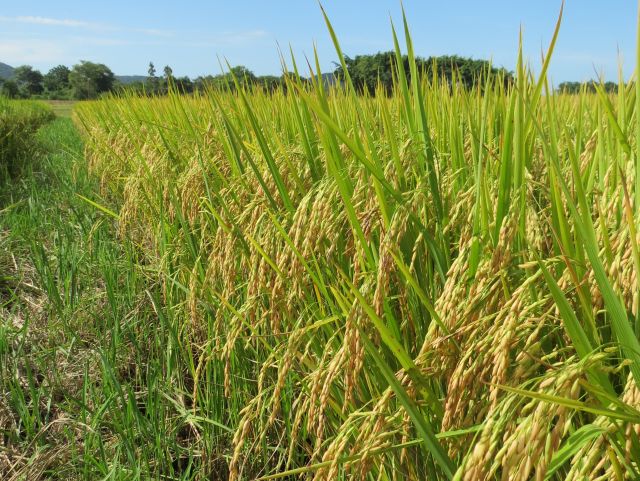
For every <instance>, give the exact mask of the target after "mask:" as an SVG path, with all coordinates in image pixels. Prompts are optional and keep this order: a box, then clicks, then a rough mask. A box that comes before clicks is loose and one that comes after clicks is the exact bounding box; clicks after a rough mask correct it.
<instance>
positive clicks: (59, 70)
mask: <svg viewBox="0 0 640 481" xmlns="http://www.w3.org/2000/svg"><path fill="white" fill-rule="evenodd" d="M70 73H71V70H69V67H66V66H64V65H58V66H57V67H53V68H52V69H51V70H49V71H48V72H47V74H46V75H45V76H44V87H45V88H46V89H47V90H48V91H49V92H60V91H62V90H66V89H68V88H69V74H70Z"/></svg>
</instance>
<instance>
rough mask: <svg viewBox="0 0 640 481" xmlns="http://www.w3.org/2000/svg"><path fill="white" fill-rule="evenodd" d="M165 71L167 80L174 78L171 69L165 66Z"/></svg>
mask: <svg viewBox="0 0 640 481" xmlns="http://www.w3.org/2000/svg"><path fill="white" fill-rule="evenodd" d="M163 71H164V78H165V79H167V80H169V79H170V78H173V69H172V68H171V67H169V66H168V65H165V66H164V69H163Z"/></svg>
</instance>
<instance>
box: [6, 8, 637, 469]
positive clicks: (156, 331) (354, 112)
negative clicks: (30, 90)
mask: <svg viewBox="0 0 640 481" xmlns="http://www.w3.org/2000/svg"><path fill="white" fill-rule="evenodd" d="M403 20H404V21H403V24H402V31H403V33H404V41H403V42H401V40H400V38H398V36H397V35H396V30H393V31H392V36H393V40H394V44H395V46H396V50H397V56H398V58H401V56H402V52H401V48H400V45H401V44H402V43H404V45H406V50H407V53H408V58H409V65H410V75H409V76H407V75H406V74H405V72H404V70H398V71H397V72H396V82H395V88H394V91H393V93H392V95H386V92H384V91H383V89H382V88H380V89H379V90H378V91H377V92H376V95H373V93H367V94H364V95H357V94H356V91H355V89H354V88H353V87H352V85H351V84H350V81H349V79H348V78H347V79H346V81H345V86H344V88H341V89H332V90H326V89H325V87H324V85H323V83H322V82H317V83H315V84H312V85H309V84H307V83H305V82H302V81H301V80H300V77H299V74H298V70H297V65H296V63H295V59H291V60H290V61H289V63H290V64H291V67H290V72H289V74H288V75H287V86H286V90H285V89H282V90H277V91H275V92H274V93H265V92H262V91H261V90H255V91H253V90H251V89H250V88H248V87H243V86H241V85H240V83H239V82H237V85H236V86H235V87H236V88H235V89H234V90H233V91H229V92H226V91H223V92H221V91H216V90H210V91H207V92H205V93H202V94H196V95H195V96H181V95H179V94H177V93H175V92H172V93H171V94H170V95H169V96H168V97H164V98H153V99H149V98H137V97H134V96H130V97H127V96H124V97H119V98H118V97H113V98H108V99H103V100H100V101H96V102H86V103H84V102H83V103H82V104H78V105H77V106H76V107H75V110H74V112H75V113H74V120H75V124H76V125H77V127H78V129H79V131H80V135H81V137H80V136H79V134H78V133H77V132H76V131H75V130H74V128H73V126H72V124H71V122H70V121H69V119H57V120H56V121H55V122H54V123H53V124H49V125H47V126H46V127H44V128H43V129H42V130H41V131H40V133H39V134H38V137H39V139H40V142H41V145H43V146H44V150H45V152H48V154H46V155H40V156H38V157H37V159H36V160H37V161H36V162H33V163H32V164H30V165H31V167H30V169H31V170H30V171H29V172H28V175H26V176H23V181H22V182H20V183H17V184H16V185H15V186H14V187H12V188H11V190H10V191H9V196H8V198H9V200H8V201H7V202H6V203H5V207H3V209H4V210H3V213H4V215H3V217H2V218H0V232H2V236H1V237H0V242H2V243H3V247H4V248H3V249H2V250H0V252H3V253H4V254H2V255H1V256H0V266H2V272H5V273H7V274H4V276H3V277H2V283H0V286H1V288H0V293H1V295H2V306H3V307H2V309H3V310H2V316H3V319H4V322H3V323H2V324H0V326H1V327H0V389H2V391H1V392H2V394H3V396H2V397H0V427H1V429H2V435H3V443H0V473H2V474H5V473H6V474H5V478H8V479H30V480H31V479H122V480H125V479H126V480H130V479H139V480H142V479H145V480H146V479H180V480H201V479H225V480H226V479H315V480H324V479H326V480H334V479H370V480H374V479H375V480H378V479H379V480H400V479H415V480H417V479H442V480H445V479H461V480H469V481H471V480H493V479H540V480H542V479H550V480H552V479H569V480H583V479H594V480H595V479H616V480H623V479H635V478H637V477H640V465H639V464H638V460H639V459H640V439H639V434H640V431H639V429H638V426H639V425H640V410H639V408H640V391H638V384H637V382H638V379H639V377H640V376H639V373H640V367H639V366H640V364H639V362H640V357H639V356H640V346H639V345H638V332H640V322H638V306H639V304H640V300H639V299H640V298H639V296H638V269H640V255H639V254H638V252H639V250H638V246H637V225H636V222H637V218H638V213H637V209H638V207H637V202H636V199H637V198H638V197H637V195H638V192H639V191H640V188H639V187H638V186H637V185H635V184H634V183H633V182H632V181H631V180H632V179H635V178H636V177H637V170H636V165H637V158H638V157H637V152H638V148H639V146H638V145H637V140H636V135H635V134H636V133H637V132H640V127H639V126H640V117H639V116H638V112H637V110H636V108H637V107H636V106H637V105H640V104H638V99H637V98H636V97H635V95H636V85H635V82H630V83H628V84H626V85H625V84H623V85H622V86H621V88H620V89H619V91H618V93H617V94H616V95H606V94H604V92H599V93H598V94H590V93H588V92H587V91H586V89H585V90H583V91H582V92H581V93H580V94H578V95H566V94H558V93H555V92H553V90H552V89H551V86H550V84H549V81H548V80H547V78H546V70H547V68H548V65H549V62H550V61H551V57H552V53H553V47H554V44H555V40H556V38H557V34H558V31H559V28H560V27H559V26H560V20H558V24H557V28H556V33H555V35H554V37H553V39H552V41H551V43H550V46H549V48H548V50H547V53H546V55H545V60H544V62H543V68H542V71H541V72H540V73H539V74H538V75H537V76H536V75H534V74H533V73H532V72H531V71H530V70H529V69H528V67H527V66H526V64H525V63H524V61H523V60H522V56H520V59H519V61H518V66H517V72H516V80H515V83H514V84H513V85H505V82H504V79H502V78H499V77H498V78H489V80H488V81H487V82H486V83H485V84H484V85H482V86H481V87H480V86H479V87H477V88H475V89H470V90H467V89H463V88H461V87H459V86H458V85H457V84H456V83H455V82H454V83H453V84H452V85H449V84H447V83H445V82H442V81H441V80H440V79H438V78H425V77H423V76H421V75H419V72H417V69H416V68H415V61H414V59H413V51H412V46H411V37H410V34H409V27H408V24H407V21H406V19H403ZM327 27H328V30H329V34H330V35H331V37H332V39H333V41H334V44H335V47H336V53H337V55H338V57H339V58H340V59H341V60H343V58H342V54H341V48H340V44H339V41H338V37H337V35H336V34H335V32H334V31H333V29H332V27H331V24H330V22H329V20H328V19H327ZM313 61H315V65H316V66H317V65H318V64H319V61H318V60H317V59H312V62H313ZM639 64H640V62H639ZM312 68H313V67H312ZM316 70H317V67H316ZM83 142H84V146H83ZM3 463H4V464H3ZM3 469H4V472H3V471H2V470H3Z"/></svg>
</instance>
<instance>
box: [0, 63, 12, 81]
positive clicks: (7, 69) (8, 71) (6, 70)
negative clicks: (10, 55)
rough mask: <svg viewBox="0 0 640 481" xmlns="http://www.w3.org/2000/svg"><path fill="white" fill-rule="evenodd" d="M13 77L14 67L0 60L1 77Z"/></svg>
mask: <svg viewBox="0 0 640 481" xmlns="http://www.w3.org/2000/svg"><path fill="white" fill-rule="evenodd" d="M11 77H13V67H12V66H10V65H7V64H6V63H2V62H0V78H4V79H7V78H11Z"/></svg>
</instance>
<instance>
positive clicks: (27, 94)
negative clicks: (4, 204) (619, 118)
mask: <svg viewBox="0 0 640 481" xmlns="http://www.w3.org/2000/svg"><path fill="white" fill-rule="evenodd" d="M396 62H397V60H396V56H395V53H394V52H379V53H376V54H373V55H358V56H356V57H346V58H345V64H346V67H347V71H348V73H349V76H350V78H351V80H352V82H353V84H354V86H355V88H356V89H357V90H358V91H359V92H364V91H368V92H369V93H371V94H375V93H376V92H377V91H380V89H381V90H382V92H384V93H387V94H388V93H390V92H391V91H392V89H393V84H394V82H395V76H396V75H397V69H396ZM416 63H417V67H418V70H419V71H420V72H421V73H422V74H423V75H427V76H434V75H435V76H437V77H438V78H440V79H441V80H444V81H445V82H447V83H448V84H449V85H453V84H454V83H455V84H458V85H460V86H462V87H465V88H470V87H473V86H475V85H478V84H481V83H483V82H484V81H486V79H487V78H488V77H489V76H491V77H493V78H498V79H500V80H501V81H502V82H504V83H505V85H506V84H509V83H511V82H512V81H513V73H512V72H510V71H508V70H506V69H504V68H496V67H494V66H493V65H492V64H491V63H490V62H488V61H486V60H476V59H471V58H465V57H459V56H455V55H454V56H440V57H429V58H420V57H418V58H417V59H416ZM402 64H403V69H404V71H405V74H406V75H407V77H410V74H411V72H410V68H409V59H408V57H407V56H404V57H402ZM344 79H345V72H343V69H342V67H341V66H340V65H337V66H336V68H335V70H334V71H333V72H332V75H331V74H330V75H329V76H328V77H327V76H323V81H324V82H327V83H329V84H335V83H340V82H343V81H344ZM236 82H237V83H239V84H240V85H252V86H254V87H259V88H263V89H264V90H266V91H273V90H275V89H277V88H284V89H286V81H285V77H284V76H275V75H263V76H258V75H255V74H254V73H253V72H252V71H251V70H249V69H248V68H246V67H244V66H241V65H240V66H236V67H232V68H231V69H230V70H229V71H228V72H226V73H224V74H220V75H207V76H200V77H197V78H195V79H191V78H189V77H187V76H183V77H176V76H174V74H173V69H172V68H171V67H170V66H169V65H166V66H165V67H164V68H163V69H162V72H161V73H158V71H157V70H156V67H155V65H154V63H153V62H150V63H149V66H148V69H147V76H146V77H141V78H139V79H137V80H134V81H133V82H128V83H123V82H121V81H120V80H119V79H118V78H117V77H116V75H114V73H113V72H112V71H111V69H110V68H109V67H107V66H106V65H104V64H101V63H94V62H88V61H81V62H80V63H78V64H76V65H74V66H73V67H71V68H69V67H67V66H65V65H58V66H56V67H54V68H52V69H51V70H49V71H48V72H47V73H46V74H42V73H41V72H40V71H38V70H36V69H34V68H33V67H32V66H30V65H23V66H20V67H17V68H16V69H14V74H13V77H12V78H11V79H7V80H2V79H0V95H4V96H6V97H12V98H42V99H60V100H65V99H77V100H85V99H93V98H97V97H99V96H100V95H102V94H104V93H106V92H112V91H118V90H126V91H129V92H133V93H136V94H139V95H165V94H166V93H167V92H168V91H169V90H170V89H172V88H173V89H175V90H177V91H179V92H182V93H186V94H189V93H193V92H195V91H198V90H203V89H205V88H206V87H207V86H209V87H212V88H220V89H231V90H233V89H235V85H236ZM603 86H604V89H605V90H606V91H607V92H610V91H614V90H615V89H617V84H616V83H615V82H607V83H605V84H603ZM582 88H586V89H587V90H595V86H594V83H593V82H588V83H580V82H563V83H561V84H560V85H559V86H558V91H561V92H566V93H576V92H579V91H580V90H581V89H582Z"/></svg>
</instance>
